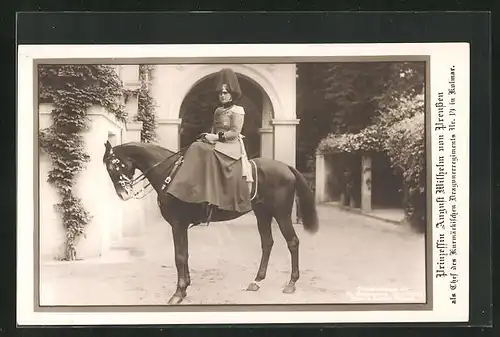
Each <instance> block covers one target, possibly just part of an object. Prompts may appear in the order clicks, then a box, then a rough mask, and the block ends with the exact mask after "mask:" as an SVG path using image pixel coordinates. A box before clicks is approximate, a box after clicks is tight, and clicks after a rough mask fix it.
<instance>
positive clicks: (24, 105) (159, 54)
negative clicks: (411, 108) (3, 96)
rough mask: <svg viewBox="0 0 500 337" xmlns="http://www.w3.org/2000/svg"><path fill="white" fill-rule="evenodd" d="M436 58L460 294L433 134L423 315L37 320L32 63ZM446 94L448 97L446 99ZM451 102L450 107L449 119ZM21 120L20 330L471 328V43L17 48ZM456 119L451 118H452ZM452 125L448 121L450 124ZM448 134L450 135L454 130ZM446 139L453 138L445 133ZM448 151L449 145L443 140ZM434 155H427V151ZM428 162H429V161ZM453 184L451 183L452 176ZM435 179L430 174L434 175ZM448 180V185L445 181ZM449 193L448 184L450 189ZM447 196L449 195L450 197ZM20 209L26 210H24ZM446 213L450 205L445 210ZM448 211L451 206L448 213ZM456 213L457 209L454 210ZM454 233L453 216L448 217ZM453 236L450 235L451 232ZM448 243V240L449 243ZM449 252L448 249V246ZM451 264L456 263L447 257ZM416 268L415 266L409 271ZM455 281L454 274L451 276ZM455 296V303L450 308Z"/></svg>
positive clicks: (433, 121)
mask: <svg viewBox="0 0 500 337" xmlns="http://www.w3.org/2000/svg"><path fill="white" fill-rule="evenodd" d="M414 55H420V56H422V55H424V56H430V72H429V73H430V92H429V93H428V94H429V95H430V99H429V100H428V102H429V104H430V109H428V110H427V111H430V116H427V118H430V123H427V124H428V125H430V128H429V129H428V132H429V131H430V130H435V127H437V126H438V124H437V123H439V120H438V116H439V115H438V107H437V106H436V102H437V101H438V92H444V93H448V89H449V86H450V83H449V82H450V68H451V67H452V66H455V74H456V75H455V76H456V84H455V90H456V93H457V94H456V96H454V97H455V102H454V103H455V106H456V107H457V110H458V112H457V118H455V132H454V133H455V134H456V156H457V158H458V162H457V165H458V166H457V172H456V179H455V182H458V185H457V186H455V188H456V196H457V197H456V198H457V201H456V203H455V204H456V208H455V210H456V211H457V213H458V214H459V215H458V221H457V223H456V226H457V236H456V243H457V248H458V253H459V255H458V258H457V259H458V262H457V264H456V270H455V271H454V272H456V273H457V274H458V275H459V276H458V283H454V284H457V285H458V287H457V288H456V289H455V290H453V291H451V290H450V286H452V283H451V278H450V277H445V278H441V277H436V274H437V273H438V268H439V267H440V266H439V263H438V262H439V255H438V254H437V253H438V248H439V247H438V246H437V242H438V239H439V236H438V235H439V233H438V230H437V229H436V227H437V223H435V222H436V219H439V209H438V208H437V207H436V206H437V203H436V198H437V197H439V194H438V193H437V190H436V183H437V182H438V179H440V178H441V177H438V176H436V174H435V173H436V172H437V171H438V168H436V166H434V164H435V163H436V162H437V161H438V159H439V156H440V155H443V153H446V155H445V156H444V159H443V161H442V163H443V165H444V167H446V168H450V167H451V166H450V165H451V160H452V159H453V158H451V157H450V156H449V154H448V153H447V152H446V150H445V152H443V153H440V152H439V151H438V145H437V137H438V136H437V134H436V133H435V132H434V131H433V132H432V150H431V151H430V153H431V156H432V161H433V162H432V165H433V166H432V170H433V171H432V194H431V195H432V197H431V198H432V200H433V203H432V205H433V210H432V219H433V224H432V228H433V234H432V246H433V260H432V266H433V268H432V269H433V273H434V275H433V285H432V288H433V298H432V303H433V308H432V310H417V311H411V310H408V311H406V310H405V311H394V310H389V311H366V310H363V311H354V310H352V309H351V310H349V311H283V312H277V311H250V310H249V311H230V309H229V308H228V311H225V312H222V311H221V312H219V311H217V312H210V311H206V312H140V311H137V312H95V313H93V312H35V311H34V303H35V301H34V255H33V247H34V242H33V232H34V224H35V213H34V210H35V207H34V206H35V205H34V201H35V198H34V188H35V185H34V184H35V181H34V174H33V170H34V163H33V154H34V151H37V149H34V148H33V144H34V138H33V137H34V136H36V134H37V130H34V125H35V121H34V119H33V116H34V115H35V114H34V111H33V106H34V98H35V97H36V96H35V95H36V94H37V93H36V92H34V91H33V90H34V86H33V84H34V82H33V81H34V76H35V72H34V71H35V69H34V63H33V61H34V60H40V61H42V60H43V59H51V60H54V59H68V58H75V59H78V60H82V59H96V58H98V59H113V61H115V62H116V63H117V64H119V63H120V62H122V63H123V62H124V61H125V60H126V59H128V60H130V59H136V58H141V59H144V58H158V59H160V58H163V59H165V58H167V57H168V58H184V59H186V61H189V59H194V58H207V57H217V58H220V59H221V63H224V59H225V58H228V57H287V58H293V57H327V56H336V57H355V56H369V57H378V56H391V57H394V56H414ZM448 96H449V95H448V94H446V95H445V97H446V98H448ZM448 103H449V102H446V111H445V113H448V109H449V106H448ZM17 113H18V116H17V118H18V119H17V144H18V146H17V156H18V162H17V169H18V174H17V186H18V189H17V191H18V196H17V203H18V209H17V219H18V220H17V323H18V324H19V325H68V324H69V325H110V324H112V325H130V324H238V323H242V324H244V323H367V322H458V321H462V322H464V321H467V320H468V314H469V313H468V310H469V282H468V279H469V186H468V182H469V44H467V43H417V44H408V43H401V44H398V43H394V44H283V45H257V44H252V45H20V46H19V47H18V111H17ZM450 118H451V117H450ZM450 118H445V120H446V121H447V122H449V121H450ZM448 132H449V130H448ZM446 136H450V134H449V133H446ZM445 144H446V145H445V146H446V147H448V145H449V144H450V143H449V142H448V139H446V137H445ZM428 152H429V149H428ZM428 157H429V156H428ZM446 173H447V174H449V175H448V176H447V177H450V175H451V173H448V172H446ZM428 174H431V173H428ZM447 179H448V178H447ZM450 188H451V186H450V181H448V180H446V179H445V189H447V191H449V189H450ZM447 193H448V192H447ZM19 205H22V207H19ZM446 205H448V204H446ZM445 207H447V206H445ZM450 207H451V206H450ZM446 219H447V220H446V221H448V222H447V226H449V214H448V215H446ZM446 230H448V227H447V228H446ZM447 240H448V239H447ZM447 244H450V242H447ZM447 248H449V246H447ZM446 258H447V259H449V258H450V257H446ZM409 268H411V266H409ZM448 274H449V271H448ZM452 293H455V296H456V298H457V303H456V304H453V303H452V301H451V300H450V296H451V294H452Z"/></svg>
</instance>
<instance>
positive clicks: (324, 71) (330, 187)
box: [26, 44, 465, 324]
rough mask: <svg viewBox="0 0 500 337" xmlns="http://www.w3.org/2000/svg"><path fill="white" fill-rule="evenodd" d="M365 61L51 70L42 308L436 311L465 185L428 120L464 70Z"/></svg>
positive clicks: (39, 85)
mask: <svg viewBox="0 0 500 337" xmlns="http://www.w3.org/2000/svg"><path fill="white" fill-rule="evenodd" d="M355 46H358V47H359V50H357V49H356V47H355ZM355 46H351V47H346V46H342V47H338V49H337V50H336V49H335V46H333V47H331V48H332V51H331V52H330V54H331V55H328V56H319V55H320V53H319V52H318V50H315V52H316V53H317V54H316V55H314V56H313V55H308V56H301V57H298V56H297V57H295V58H294V57H284V56H283V55H282V54H280V52H276V53H277V54H279V55H278V56H275V57H270V56H269V54H272V52H269V54H266V52H263V54H265V55H264V56H259V57H257V56H255V54H252V51H256V50H257V49H251V48H250V49H247V50H246V51H245V50H244V48H243V50H242V47H239V48H240V49H237V48H236V47H235V46H231V47H229V46H225V47H227V50H228V54H227V55H228V56H225V55H224V53H225V52H224V51H223V50H224V49H223V48H221V49H220V50H219V51H217V52H215V54H217V53H218V55H217V56H211V55H209V53H208V52H207V50H208V49H203V48H201V47H200V49H196V48H194V50H195V51H194V52H193V53H194V56H192V57H182V56H181V54H182V53H181V52H180V51H179V49H176V50H175V51H172V50H173V49H170V51H171V52H172V54H174V55H173V56H172V57H171V58H170V59H169V58H165V59H164V60H163V61H158V58H155V57H154V56H157V55H152V56H150V57H148V56H146V55H144V56H142V57H136V56H135V55H134V57H130V58H129V59H127V54H126V48H127V47H125V49H123V50H122V51H121V55H122V59H120V57H118V56H115V57H111V56H106V55H111V54H113V52H110V53H108V54H106V52H104V53H103V55H97V54H96V53H94V54H91V51H90V50H89V51H88V53H87V54H85V55H88V56H82V55H83V54H79V53H78V52H77V51H71V52H69V54H72V55H73V56H68V57H64V58H63V57H59V58H58V57H46V59H45V60H44V57H42V58H41V59H40V60H37V61H36V62H35V63H34V64H33V68H32V69H31V71H32V73H31V76H32V80H31V81H32V82H31V83H32V86H33V98H32V99H31V101H30V104H31V103H33V105H34V106H33V108H32V110H33V117H31V118H33V127H34V129H35V139H34V140H33V145H32V146H33V152H34V158H33V160H34V162H33V168H34V172H35V176H34V182H33V184H34V185H33V186H34V187H33V188H34V191H35V204H34V210H35V212H34V214H33V215H32V216H33V219H34V225H33V227H32V228H33V229H32V232H31V233H34V236H33V238H32V241H31V242H33V245H34V251H33V257H32V262H33V265H32V266H31V271H30V273H31V274H30V275H32V277H33V281H31V282H32V283H31V284H32V286H33V290H32V291H31V293H30V294H31V295H33V298H32V301H34V302H35V307H37V309H36V310H35V311H37V310H40V311H41V312H44V313H47V312H50V313H52V312H63V313H64V315H69V314H70V313H71V312H80V313H82V312H84V313H89V312H97V313H98V312H106V313H109V312H113V311H120V312H122V311H127V310H128V308H133V310H136V311H142V310H145V311H146V312H155V313H157V312H158V313H162V314H171V315H174V316H170V317H171V319H170V321H171V322H172V323H179V322H183V323H186V320H185V319H184V318H178V316H175V315H177V314H179V315H180V314H186V315H189V313H190V310H197V312H198V311H203V312H204V313H205V314H209V313H212V315H216V314H214V313H216V312H217V311H223V312H224V314H227V315H226V316H224V315H222V314H221V315H222V316H220V317H225V318H221V320H223V321H224V322H235V320H236V318H235V316H234V317H233V316H231V313H230V312H233V313H232V314H236V313H237V312H240V315H241V314H242V313H243V310H249V311H251V310H256V311H257V310H261V311H262V312H261V315H260V318H255V319H256V320H259V322H260V321H262V319H263V315H265V314H266V311H270V312H271V311H279V312H280V313H281V314H282V315H288V313H286V312H287V311H289V310H290V311H291V312H293V311H294V310H295V311H298V312H300V311H299V310H302V311H304V312H307V315H305V316H304V317H303V320H304V321H314V320H315V318H312V317H313V316H312V315H313V314H314V311H313V310H318V311H324V312H329V315H330V316H329V317H333V316H332V315H335V311H340V314H348V312H342V311H356V310H358V309H356V308H358V307H359V311H360V312H362V313H363V314H365V313H366V312H370V311H373V313H374V314H375V313H377V312H378V313H379V315H381V316H384V315H385V314H384V313H383V311H385V310H404V311H406V312H407V315H413V314H411V313H410V314H408V312H412V311H415V312H418V311H425V310H430V311H432V310H435V308H436V305H439V301H440V300H439V299H438V300H437V299H436V296H441V297H443V296H444V297H446V298H448V296H449V294H448V293H444V292H442V291H441V292H440V291H438V292H437V293H436V291H437V289H438V288H437V287H436V285H435V284H434V282H438V281H439V280H440V279H441V277H443V279H444V278H446V285H444V283H443V286H442V287H443V288H445V289H446V288H447V287H448V280H449V277H453V275H454V274H453V272H451V276H450V270H449V269H447V268H449V264H448V263H449V262H448V258H449V256H448V255H449V254H453V253H452V252H451V253H450V251H449V249H451V244H452V243H449V242H448V241H446V242H445V239H444V236H443V238H441V237H438V239H437V241H436V233H434V231H435V227H436V228H437V227H438V226H437V225H438V224H439V222H438V221H437V220H438V219H439V220H441V218H436V217H437V216H440V215H439V208H440V207H441V206H440V204H439V202H440V199H439V194H438V197H437V199H436V196H435V193H439V179H441V178H443V179H448V178H451V174H452V171H447V174H449V175H448V176H446V177H443V176H444V174H445V173H443V176H440V173H439V172H440V164H441V166H444V165H448V158H449V157H450V156H448V155H446V163H445V162H444V161H443V162H441V159H439V160H438V162H437V166H436V164H435V163H436V159H435V158H432V156H433V153H434V152H435V151H437V150H436V149H432V148H433V147H436V146H438V145H435V144H434V143H433V142H437V141H439V142H438V143H439V144H441V142H440V141H441V139H438V140H436V139H434V136H433V135H431V133H432V132H433V131H435V130H436V128H439V124H438V123H439V122H440V121H441V122H443V123H444V120H445V119H444V117H443V118H441V119H439V118H440V117H435V119H436V121H437V123H436V124H435V122H434V119H432V120H431V117H430V116H429V113H430V111H431V108H432V109H439V104H437V103H436V102H435V101H436V99H437V100H438V103H439V102H440V101H439V99H440V96H439V94H438V95H437V96H435V95H434V94H432V95H431V90H438V89H437V85H435V83H434V85H433V82H432V81H437V79H438V78H439V76H441V78H439V80H440V81H441V82H443V80H442V78H446V80H445V81H446V82H445V83H446V85H447V86H450V85H451V81H450V80H449V74H448V72H446V74H443V75H433V74H432V71H431V68H432V66H434V65H433V64H432V62H433V59H432V58H431V57H429V54H430V53H432V52H437V51H438V50H439V48H438V47H436V46H428V45H423V46H424V47H425V46H427V47H428V49H427V50H430V51H427V52H426V51H425V48H424V47H422V48H423V49H419V48H418V47H415V46H413V47H412V48H406V49H405V48H403V47H401V49H400V50H401V51H400V52H399V53H398V52H394V51H397V50H399V49H398V48H397V46H398V45H397V44H392V45H389V46H388V48H387V49H388V50H387V51H384V49H383V48H382V47H381V46H377V47H373V46H374V45H371V47H370V45H355ZM167 47H168V46H167ZM255 47H256V46H255ZM289 47H290V49H289V50H292V49H291V48H292V47H291V46H289ZM102 48H103V50H104V49H105V47H102ZM130 48H132V47H130ZM326 48H327V47H325V49H326ZM363 48H366V49H364V51H363ZM377 48H378V49H377ZM391 48H392V49H391ZM375 49H377V50H378V51H377V52H376V53H375V52H373V51H374V50H375ZM95 50H96V49H94V51H95ZM181 50H182V49H181ZM187 50H188V47H187V46H186V47H185V49H184V53H187ZM203 50H204V52H205V53H206V54H205V55H204V54H203ZM263 50H266V49H263ZM269 50H271V49H269ZM297 50H300V49H297ZM304 50H307V49H304ZM311 50H312V49H311ZM391 50H392V53H391ZM419 50H420V52H419ZM80 52H81V51H80ZM245 52H247V53H249V54H248V55H245V54H240V55H241V57H239V58H237V57H236V55H238V53H245ZM273 52H274V50H273ZM452 52H453V48H450V51H449V53H452ZM55 53H57V50H54V51H51V52H50V54H52V55H53V54H55ZM300 53H301V52H297V54H300ZM117 54H118V53H116V55H117ZM304 54H307V51H306V52H304ZM165 55H166V52H165ZM443 55H444V56H442V55H441V56H440V60H442V62H445V60H446V59H447V58H446V55H447V53H443ZM86 57H87V58H86ZM93 57H94V58H95V59H97V60H98V61H95V60H93ZM438 61H439V60H438ZM438 61H436V62H438ZM457 62H460V60H457ZM457 64H458V63H457ZM460 66H463V64H460ZM457 67H458V66H457ZM432 69H434V70H433V71H436V70H435V68H432ZM460 71H461V72H462V73H465V70H464V69H461V70H460ZM452 73H453V82H454V81H455V80H454V76H455V73H454V70H453V72H452ZM431 74H432V75H431ZM26 76H27V77H28V76H29V75H28V74H26ZM433 76H434V77H433ZM27 77H26V78H27ZM461 80H462V81H463V80H464V79H463V78H461ZM440 85H441V84H440ZM457 88H460V86H459V85H457ZM453 89H456V87H455V85H454V84H453ZM439 90H441V89H439ZM450 90H451V89H450ZM446 95H453V93H449V92H448V91H446ZM448 99H449V98H448V97H447V98H446V101H447V102H448ZM444 100H445V99H444V98H443V99H442V100H441V101H444ZM453 102H454V103H455V101H453ZM456 103H457V104H459V103H462V104H463V101H462V102H460V101H459V100H458V99H457V101H456ZM27 106H28V105H27ZM442 106H443V107H444V106H445V105H444V104H442ZM446 106H448V104H446ZM28 107H29V106H28ZM433 113H437V114H438V115H439V113H440V112H439V110H438V111H437V112H436V111H434V110H433ZM27 114H28V113H27ZM446 115H447V116H448V107H446ZM433 118H434V117H433ZM446 118H447V117H446ZM453 123H455V121H453ZM458 123H460V122H458ZM443 125H444V124H443ZM454 127H455V124H454ZM461 127H463V126H461ZM447 130H448V128H447ZM446 137H447V138H446V141H447V142H448V141H449V138H448V135H447V136H446ZM450 137H451V136H450ZM453 137H454V136H453ZM459 141H460V140H459ZM431 149H432V151H431ZM459 150H460V149H459ZM451 160H453V157H451ZM431 163H432V164H431ZM431 168H432V169H433V170H434V171H433V172H432V174H431V171H430V169H431ZM447 170H448V169H447ZM436 172H437V173H436ZM454 177H455V176H454ZM455 178H456V177H455ZM434 180H437V184H436V183H435V182H434ZM443 181H444V180H443ZM453 181H455V180H453ZM433 182H434V184H433ZM443 184H444V183H443ZM452 184H453V183H452ZM443 186H444V185H443ZM434 188H437V192H436V191H435V190H433V189H434ZM446 188H448V182H446ZM455 192H456V191H455ZM446 193H448V192H446ZM460 193H463V190H461V192H460ZM443 198H444V197H443ZM443 200H444V199H443ZM447 201H448V197H447ZM449 201H450V202H451V201H453V200H452V199H449ZM433 202H437V206H436V205H434V204H433ZM443 203H444V201H443ZM436 207H437V208H436ZM446 207H447V206H446ZM450 207H451V206H450ZM454 211H457V209H456V208H455V209H452V208H450V209H449V212H446V219H447V220H446V221H448V219H449V217H450V216H452V217H453V215H450V214H452V213H453V212H454ZM431 219H432V220H431ZM455 220H456V219H455ZM451 221H453V219H452V220H451ZM452 224H453V222H452ZM455 224H456V222H455ZM435 225H436V226H435ZM443 226H444V225H443ZM462 226H464V225H462ZM443 228H444V227H443ZM453 228H454V227H452V230H453ZM29 231H30V230H29V227H28V228H27V232H28V235H29ZM446 231H447V233H448V232H449V228H448V227H447V228H446ZM441 239H442V240H441ZM446 240H448V238H446ZM453 240H456V237H455V238H454V239H453ZM460 240H465V238H461V239H460ZM453 242H455V244H456V241H453ZM460 242H463V241H460ZM436 249H437V251H438V252H439V250H440V249H441V250H443V252H444V250H446V254H444V253H443V254H442V255H443V256H438V255H436V254H437V253H436ZM444 255H446V257H444ZM441 258H442V259H441ZM27 261H28V260H27ZM440 262H441V264H440ZM453 263H455V264H456V262H453ZM455 267H456V266H455ZM460 268H462V267H461V265H460V264H459V269H460ZM28 269H29V268H28ZM451 270H455V271H456V270H458V269H456V268H455V269H453V266H452V267H451ZM26 275H28V274H26ZM463 278H464V279H465V276H463ZM443 282H444V281H443ZM460 282H462V281H460ZM464 282H465V280H464ZM464 286H465V283H464ZM445 291H446V290H445ZM436 294H437V295H436ZM443 294H444V295H443ZM453 294H455V293H453ZM31 295H29V296H31ZM26 296H28V295H26ZM32 303H33V302H32ZM445 304H446V305H448V304H447V303H445ZM308 306H310V308H308ZM249 308H253V309H249ZM257 308H258V309H257ZM395 308H396V309H395ZM131 310H132V309H131ZM441 310H443V309H441ZM283 312H285V313H284V314H283ZM418 314H419V313H416V315H418ZM200 315H201V314H200ZM68 317H69V316H68ZM123 317H125V316H123ZM150 317H157V319H159V317H160V316H154V315H152V316H150ZM175 317H177V318H175ZM179 317H180V316H179ZM183 317H187V316H183ZM200 317H201V318H199V319H196V318H193V319H194V320H197V322H207V321H209V320H212V319H213V320H217V319H215V318H211V319H209V318H208V316H200ZM231 317H232V318H231ZM318 317H322V316H318ZM338 317H342V316H338ZM359 317H361V316H359ZM377 317H378V316H377ZM401 317H402V316H401ZM415 317H417V316H415ZM240 318H241V317H240ZM406 318H408V317H406ZM67 319H69V318H67ZM269 319H271V318H269ZM291 319H292V318H284V319H282V318H280V319H277V320H278V321H286V322H288V321H289V320H291ZM317 319H320V320H324V319H326V318H317ZM339 319H341V318H339ZM358 319H361V318H358ZM400 319H401V320H404V319H405V318H400ZM414 319H415V318H414ZM264 320H265V319H264ZM243 321H252V319H250V318H248V319H243ZM125 324H126V323H125Z"/></svg>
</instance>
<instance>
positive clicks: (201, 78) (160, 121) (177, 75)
mask: <svg viewBox="0 0 500 337" xmlns="http://www.w3.org/2000/svg"><path fill="white" fill-rule="evenodd" d="M115 67H116V71H117V72H118V74H119V76H120V78H121V80H122V81H123V84H124V86H125V88H126V89H131V90H134V89H137V88H138V87H139V85H140V79H139V66H138V65H119V66H115ZM224 67H231V68H232V69H233V70H234V71H235V72H236V74H237V76H238V77H239V79H240V82H241V84H242V88H243V91H244V92H243V94H244V101H243V103H244V104H243V105H244V107H245V110H246V112H247V116H246V118H245V123H246V124H248V126H247V127H246V130H245V127H244V130H243V133H244V134H245V136H246V137H247V140H246V141H247V142H248V144H247V146H248V147H249V148H250V149H251V150H252V151H249V152H251V153H252V155H251V156H254V157H255V156H258V157H267V158H273V159H276V160H280V161H282V162H284V163H286V164H289V165H292V166H295V162H296V128H297V125H298V124H299V120H298V119H297V116H296V66H295V64H232V65H221V64H182V65H174V64H172V65H154V67H153V69H152V72H151V78H149V83H150V88H149V90H150V95H151V96H152V98H153V100H154V104H155V115H156V120H157V129H156V134H157V142H158V143H159V144H160V145H162V146H163V147H165V148H168V149H169V150H172V151H177V150H178V149H180V148H181V146H182V145H183V144H182V142H183V140H182V131H183V127H182V126H183V119H184V118H185V117H186V116H187V114H196V113H199V112H198V111H187V110H188V109H187V108H185V105H184V103H185V101H186V98H187V97H189V96H190V95H193V94H194V93H195V92H196V91H197V90H199V88H200V87H201V86H204V85H205V86H210V85H211V83H213V82H212V79H213V77H214V76H215V75H216V74H217V73H218V71H219V70H220V69H222V68H224ZM126 109H127V112H128V115H129V121H128V122H127V123H125V124H122V123H118V122H116V121H115V120H113V119H112V118H110V116H109V114H107V113H106V111H103V109H99V107H96V108H95V109H94V110H93V112H92V113H91V114H90V115H91V116H90V117H91V121H92V126H91V128H90V130H89V131H88V132H87V133H86V134H85V140H86V151H87V153H89V154H90V158H91V161H90V163H89V164H88V165H87V168H86V170H85V172H83V174H82V177H80V178H79V181H80V182H79V183H78V188H77V190H78V194H79V195H80V196H81V197H82V199H83V202H84V205H86V207H87V208H88V209H89V211H90V212H91V214H92V215H93V219H92V222H91V223H90V224H88V225H87V229H88V230H87V236H86V238H82V239H81V242H80V244H79V246H78V247H77V250H78V251H79V256H80V257H81V258H84V259H85V258H92V257H102V256H105V255H106V252H108V251H109V250H110V248H111V247H112V245H113V243H114V242H117V241H120V240H121V239H122V238H123V237H124V236H131V235H138V234H140V233H141V231H143V230H145V228H147V224H148V223H150V222H152V221H161V216H160V213H159V210H158V206H157V203H156V194H155V193H151V194H149V195H148V196H147V197H146V198H145V199H143V200H131V201H127V202H121V201H118V200H117V196H116V194H115V193H114V191H113V188H112V185H111V182H110V181H109V178H107V177H106V172H105V169H104V167H103V166H102V154H103V144H104V142H105V141H106V140H110V142H111V143H112V144H113V145H117V144H120V143H124V142H127V141H138V140H139V139H140V123H134V122H133V118H134V116H135V115H137V111H138V100H137V97H136V96H134V95H132V96H129V97H128V98H127V100H126ZM39 110H40V111H39V116H40V120H41V121H42V122H41V123H40V128H42V127H46V126H48V125H49V123H50V110H51V106H50V105H40V109H39ZM208 113H210V112H208ZM207 117H210V116H207ZM247 121H248V122H247ZM49 170H50V161H49V159H48V158H46V157H44V156H43V154H42V155H41V157H40V182H41V187H40V200H41V202H40V203H41V205H40V208H41V210H42V212H41V214H40V253H41V257H42V259H44V260H47V259H54V258H56V257H57V256H58V255H60V251H61V246H62V244H63V243H64V230H63V228H62V224H61V221H58V215H57V214H55V211H54V210H53V208H52V207H53V205H54V204H55V203H56V202H57V195H56V194H55V192H54V191H53V189H52V188H51V186H49V185H48V184H47V183H46V177H47V172H48V171H49ZM89 177H94V178H93V179H96V178H95V177H98V179H99V180H98V181H99V184H98V187H97V185H95V184H89V183H85V181H95V180H92V179H90V178H89ZM86 179H88V180H86ZM84 180H85V181H84Z"/></svg>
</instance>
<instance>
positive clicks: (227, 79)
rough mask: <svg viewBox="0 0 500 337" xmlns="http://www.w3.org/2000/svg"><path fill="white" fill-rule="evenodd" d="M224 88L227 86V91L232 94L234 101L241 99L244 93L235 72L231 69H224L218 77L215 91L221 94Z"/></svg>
mask: <svg viewBox="0 0 500 337" xmlns="http://www.w3.org/2000/svg"><path fill="white" fill-rule="evenodd" d="M224 86H226V90H227V91H229V92H230V93H231V96H232V97H233V100H237V99H239V98H240V97H241V95H242V92H241V88H240V83H239V82H238V78H237V77H236V74H235V72H234V71H233V70H232V69H230V68H224V69H222V70H221V71H219V73H218V74H217V76H216V79H215V90H216V91H217V92H220V91H221V90H222V88H223V87H224Z"/></svg>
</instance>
